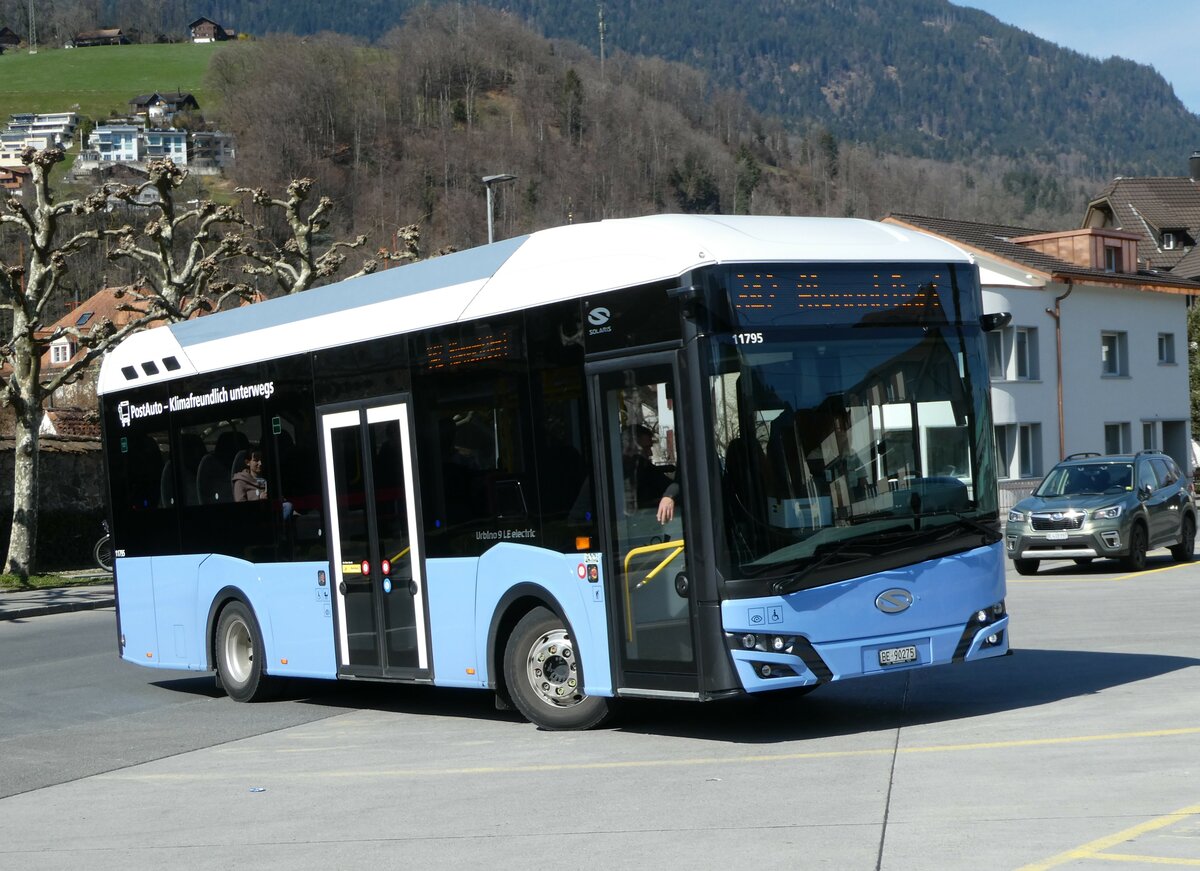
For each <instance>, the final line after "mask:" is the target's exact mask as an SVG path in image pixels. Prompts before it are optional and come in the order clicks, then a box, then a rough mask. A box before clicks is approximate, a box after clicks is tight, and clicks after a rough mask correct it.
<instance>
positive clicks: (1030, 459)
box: [1017, 423, 1042, 478]
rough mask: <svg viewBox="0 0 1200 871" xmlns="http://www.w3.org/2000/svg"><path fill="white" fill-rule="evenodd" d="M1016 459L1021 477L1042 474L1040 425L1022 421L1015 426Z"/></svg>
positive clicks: (1037, 476) (1032, 476)
mask: <svg viewBox="0 0 1200 871" xmlns="http://www.w3.org/2000/svg"><path fill="white" fill-rule="evenodd" d="M1017 460H1018V462H1019V463H1020V468H1021V477H1022V478H1040V477H1041V475H1042V425H1041V424H1040V423H1023V424H1020V425H1019V426H1018V427H1017Z"/></svg>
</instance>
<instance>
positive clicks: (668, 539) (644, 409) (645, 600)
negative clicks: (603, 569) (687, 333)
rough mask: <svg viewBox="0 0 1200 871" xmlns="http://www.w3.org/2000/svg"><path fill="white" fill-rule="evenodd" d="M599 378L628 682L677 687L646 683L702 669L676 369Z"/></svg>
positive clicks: (613, 576)
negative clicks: (689, 580) (694, 611)
mask: <svg viewBox="0 0 1200 871" xmlns="http://www.w3.org/2000/svg"><path fill="white" fill-rule="evenodd" d="M660 359H667V360H669V357H666V358H660ZM601 366H603V370H601ZM593 371H594V372H596V374H595V375H594V376H593V388H594V390H595V397H596V400H597V401H598V403H599V411H600V422H601V433H602V435H601V442H600V444H599V446H598V447H599V449H598V451H597V457H598V458H599V463H600V467H601V470H602V471H601V474H600V479H601V480H603V481H604V483H605V486H604V493H605V495H606V500H605V501H606V503H607V504H606V505H605V507H604V509H603V515H604V517H605V518H606V524H605V525H606V528H607V529H606V536H605V540H606V556H607V559H608V569H607V576H608V577H609V579H610V586H609V596H610V601H613V602H616V603H617V611H618V613H619V617H618V621H617V622H618V623H619V625H614V628H613V632H614V634H615V642H616V646H617V648H618V649H619V650H620V651H621V666H622V670H623V672H624V678H623V683H624V685H625V686H627V687H629V686H633V687H637V686H639V684H640V685H642V686H646V687H662V688H670V687H668V686H666V685H665V684H663V682H662V681H658V680H650V681H649V682H648V683H647V682H644V681H641V680H639V677H638V675H643V676H645V675H665V674H666V675H669V674H677V675H694V674H695V671H696V665H695V653H694V646H693V634H692V623H693V620H692V614H691V608H690V603H689V599H688V595H689V594H688V589H689V586H690V585H689V584H688V583H687V582H686V573H687V562H688V556H687V548H686V542H685V538H684V520H685V518H684V516H683V514H684V512H683V505H684V500H683V492H682V476H681V474H680V472H679V470H680V469H681V457H680V456H679V450H680V441H679V439H678V437H677V435H678V419H679V418H680V417H682V415H677V413H676V408H675V396H676V385H675V373H674V367H673V365H671V363H670V362H663V363H660V364H657V365H642V366H636V367H629V366H619V364H618V366H617V367H614V366H613V364H600V365H599V366H597V367H596V369H594V370H593ZM681 575H682V576H684V577H683V578H681V577H680V576H681ZM677 579H678V582H677ZM691 684H694V678H692V680H691ZM691 684H689V685H688V688H690V689H693V690H694V689H695V687H694V686H692V685H691ZM675 688H678V689H683V688H684V686H682V685H681V686H679V687H675Z"/></svg>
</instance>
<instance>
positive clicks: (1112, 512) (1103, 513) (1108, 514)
mask: <svg viewBox="0 0 1200 871" xmlns="http://www.w3.org/2000/svg"><path fill="white" fill-rule="evenodd" d="M1123 508H1124V506H1123V505H1113V506H1111V507H1109V508H1099V509H1097V510H1095V511H1093V512H1092V519H1093V520H1116V519H1117V518H1118V517H1120V516H1121V511H1122V510H1123Z"/></svg>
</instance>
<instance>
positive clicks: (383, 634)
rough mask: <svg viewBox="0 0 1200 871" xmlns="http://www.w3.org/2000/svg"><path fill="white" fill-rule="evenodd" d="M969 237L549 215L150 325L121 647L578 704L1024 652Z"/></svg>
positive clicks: (771, 222)
mask: <svg viewBox="0 0 1200 871" xmlns="http://www.w3.org/2000/svg"><path fill="white" fill-rule="evenodd" d="M1002 318H1003V315H989V314H984V313H983V311H982V309H981V297H980V290H979V279H978V272H977V269H976V266H975V265H974V263H973V261H972V259H971V258H970V256H969V255H967V254H966V253H964V252H963V251H962V250H960V249H958V248H956V247H954V246H951V245H949V244H947V243H945V242H943V241H940V240H938V239H934V238H931V237H928V236H924V235H921V234H918V233H913V232H910V231H907V230H903V229H900V228H897V227H893V226H889V225H884V224H878V223H874V222H868V221H857V220H838V219H814V218H784V217H715V216H683V215H659V216H653V217H644V218H632V219H623V220H610V221H601V222H598V223H593V224H582V225H572V226H566V227H559V228H556V229H551V230H545V231H541V232H536V233H533V234H531V235H528V236H523V237H520V238H516V239H511V240H508V241H504V242H498V243H495V244H491V245H487V246H485V247H481V248H477V249H473V250H469V251H464V252H461V253H457V254H452V255H448V256H445V257H440V258H437V259H433V260H427V261H423V262H419V263H415V264H411V265H407V266H403V267H399V268H394V269H390V270H387V271H385V272H381V273H377V274H375V275H370V276H366V277H361V278H355V279H352V280H348V281H344V282H341V283H338V284H333V285H329V286H327V287H322V288H318V289H315V290H310V291H308V292H306V293H302V294H298V295H295V296H290V297H286V298H282V299H277V300H271V301H267V302H263V303H260V304H257V305H253V306H247V307H244V308H240V309H237V310H235V311H229V312H222V313H218V314H213V315H210V316H207V317H202V318H197V319H195V320H191V321H188V322H186V323H179V324H174V325H171V326H166V327H161V328H158V329H154V330H150V331H147V332H144V333H141V334H138V335H135V336H133V337H131V338H130V339H128V340H127V341H125V342H124V343H122V344H121V345H120V346H119V347H118V348H116V349H115V350H114V351H113V352H112V353H111V354H109V355H108V357H107V358H106V359H105V361H104V365H103V368H102V371H101V374H100V381H99V391H100V393H101V399H102V409H103V426H104V438H105V451H106V462H107V470H108V477H109V482H110V500H111V512H112V516H111V525H112V534H113V543H114V552H115V556H116V585H117V605H118V622H119V638H120V641H119V643H120V655H121V657H122V658H124V659H125V660H127V661H129V662H134V663H138V664H140V665H144V666H150V667H154V668H165V669H188V670H192V671H215V672H216V677H217V680H218V682H219V684H220V686H221V687H223V688H224V690H225V692H227V693H228V694H229V695H230V696H231V697H232V698H234V699H238V700H243V701H254V700H259V699H263V698H266V697H268V696H270V695H271V693H272V691H273V690H274V689H275V688H276V687H277V686H278V683H279V681H280V679H283V678H288V677H304V678H328V679H348V680H372V681H396V682H406V683H426V684H434V685H438V686H452V687H473V688H478V689H481V690H490V691H492V692H494V693H495V694H496V697H497V702H498V704H511V705H515V707H516V708H517V709H518V710H519V711H520V712H521V714H523V715H524V716H525V717H526V718H528V719H529V720H530V721H532V722H534V723H536V724H538V725H539V726H542V727H544V728H551V729H577V728H587V727H590V726H593V725H595V724H597V723H599V722H600V721H601V720H603V719H604V718H605V716H606V715H607V713H608V712H609V710H610V708H611V706H612V703H613V701H614V700H615V699H620V698H628V697H640V698H667V699H687V700H696V701H704V700H712V699H721V698H726V697H732V696H738V695H742V694H746V693H765V692H771V691H783V690H792V691H807V690H810V689H812V688H815V687H818V686H820V685H821V684H824V683H828V682H830V681H835V680H842V679H845V678H853V677H862V676H870V675H878V674H882V673H886V672H891V671H899V670H904V669H914V668H924V667H927V666H931V665H939V664H944V663H951V662H969V661H973V660H978V659H985V658H989V657H995V656H1001V655H1003V654H1005V653H1007V652H1008V649H1009V635H1008V615H1007V613H1006V611H1005V604H1004V597H1005V586H1004V553H1003V550H1002V545H1001V543H1000V542H1001V535H1000V527H999V518H998V511H997V491H996V467H995V459H994V446H993V441H992V440H993V431H992V424H991V415H990V407H989V390H988V387H989V384H988V371H987V364H986V358H985V351H984V332H985V331H987V330H988V329H991V328H994V327H995V326H996V325H997V324H998V323H1001V322H1002Z"/></svg>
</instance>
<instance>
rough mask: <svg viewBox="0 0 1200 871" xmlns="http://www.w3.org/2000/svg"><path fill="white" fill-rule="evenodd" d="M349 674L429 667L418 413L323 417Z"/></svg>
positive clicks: (343, 658) (340, 623)
mask: <svg viewBox="0 0 1200 871" xmlns="http://www.w3.org/2000/svg"><path fill="white" fill-rule="evenodd" d="M321 430H322V436H323V457H324V477H325V486H326V493H327V494H328V499H329V506H330V513H329V519H330V520H329V533H330V537H329V543H330V564H331V567H332V569H333V581H334V590H335V597H334V598H335V601H336V602H337V606H338V607H337V609H336V614H337V635H338V651H339V660H338V662H339V667H340V670H341V671H343V672H345V673H348V674H365V675H392V676H400V677H403V676H414V675H416V674H418V673H420V672H424V671H427V669H428V652H427V643H426V639H427V637H428V624H427V619H426V615H425V591H424V576H423V571H422V562H421V554H420V536H419V531H420V528H419V526H418V522H417V517H418V514H417V511H416V505H415V504H414V499H413V494H414V493H415V489H414V476H413V464H412V441H411V427H410V417H409V405H408V403H406V402H400V403H396V404H390V405H376V406H368V405H365V404H363V405H359V406H357V407H354V408H350V409H346V408H345V406H342V407H341V408H340V410H336V411H327V412H325V413H323V414H322V415H321Z"/></svg>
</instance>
